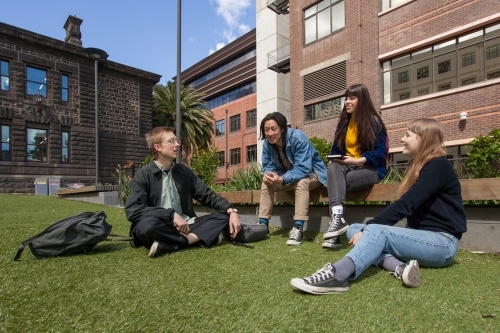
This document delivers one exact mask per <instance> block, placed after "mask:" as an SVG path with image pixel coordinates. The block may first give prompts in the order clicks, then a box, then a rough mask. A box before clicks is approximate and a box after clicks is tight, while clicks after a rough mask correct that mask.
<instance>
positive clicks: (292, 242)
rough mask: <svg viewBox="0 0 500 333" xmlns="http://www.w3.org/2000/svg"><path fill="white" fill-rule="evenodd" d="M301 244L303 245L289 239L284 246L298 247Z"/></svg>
mask: <svg viewBox="0 0 500 333" xmlns="http://www.w3.org/2000/svg"><path fill="white" fill-rule="evenodd" d="M302 243H304V241H302V242H298V241H296V240H292V239H289V240H287V241H286V245H300V244H302Z"/></svg>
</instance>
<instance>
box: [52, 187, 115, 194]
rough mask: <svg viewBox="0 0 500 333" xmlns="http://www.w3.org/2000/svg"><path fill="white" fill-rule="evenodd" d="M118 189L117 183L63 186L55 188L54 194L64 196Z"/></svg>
mask: <svg viewBox="0 0 500 333" xmlns="http://www.w3.org/2000/svg"><path fill="white" fill-rule="evenodd" d="M109 191H118V185H97V186H95V185H91V186H82V187H63V188H60V189H58V190H56V195H59V196H64V195H68V194H76V193H89V192H109Z"/></svg>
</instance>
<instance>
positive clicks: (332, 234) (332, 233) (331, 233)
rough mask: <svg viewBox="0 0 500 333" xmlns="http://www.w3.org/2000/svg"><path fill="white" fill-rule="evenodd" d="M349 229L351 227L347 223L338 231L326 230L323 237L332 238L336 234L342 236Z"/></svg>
mask: <svg viewBox="0 0 500 333" xmlns="http://www.w3.org/2000/svg"><path fill="white" fill-rule="evenodd" d="M347 229H349V226H348V225H346V226H345V227H343V228H340V229H339V230H336V231H330V232H325V234H324V235H323V239H330V238H333V237H335V236H340V235H342V234H343V233H344V232H346V231H347Z"/></svg>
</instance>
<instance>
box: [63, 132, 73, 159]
mask: <svg viewBox="0 0 500 333" xmlns="http://www.w3.org/2000/svg"><path fill="white" fill-rule="evenodd" d="M64 134H67V135H68V143H67V144H66V145H64ZM70 146H71V135H70V132H69V131H61V163H64V164H69V163H71V155H70ZM65 149H66V151H67V157H68V159H67V161H64V159H63V157H64V150H65Z"/></svg>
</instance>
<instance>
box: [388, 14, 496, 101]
mask: <svg viewBox="0 0 500 333" xmlns="http://www.w3.org/2000/svg"><path fill="white" fill-rule="evenodd" d="M499 71H500V23H499V22H497V23H496V24H494V25H491V26H487V27H485V28H481V29H478V30H476V31H472V32H467V33H466V34H464V35H460V36H456V37H453V38H450V39H448V40H445V41H442V42H439V43H437V44H433V45H430V46H427V47H426V48H424V49H419V50H415V51H412V52H409V53H406V54H402V55H398V56H397V57H396V58H392V59H389V60H387V61H384V62H383V63H382V64H381V72H382V73H381V74H382V77H381V81H382V86H383V94H382V95H383V101H384V104H387V103H391V102H396V101H400V100H401V97H405V98H406V97H408V95H407V94H408V93H410V96H409V97H408V98H414V97H418V96H421V95H422V94H426V93H428V94H432V93H434V92H439V91H444V90H449V89H454V88H458V87H460V86H463V85H468V84H473V83H478V82H481V81H484V80H488V79H490V78H495V77H496V75H498V74H495V73H496V72H499ZM405 72H407V73H408V74H407V76H405V74H404V73H405Z"/></svg>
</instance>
